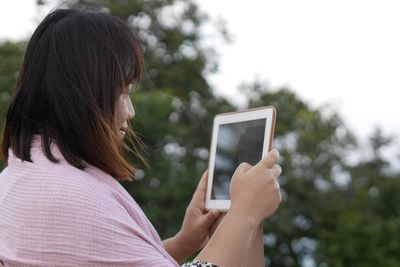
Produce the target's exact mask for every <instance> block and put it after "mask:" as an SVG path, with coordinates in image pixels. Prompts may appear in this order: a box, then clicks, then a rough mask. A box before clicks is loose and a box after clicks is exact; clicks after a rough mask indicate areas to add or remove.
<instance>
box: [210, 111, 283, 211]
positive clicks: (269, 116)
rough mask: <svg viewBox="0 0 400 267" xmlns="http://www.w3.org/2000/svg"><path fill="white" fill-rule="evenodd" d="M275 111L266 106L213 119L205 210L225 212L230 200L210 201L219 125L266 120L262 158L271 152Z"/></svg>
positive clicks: (221, 115) (220, 115)
mask: <svg viewBox="0 0 400 267" xmlns="http://www.w3.org/2000/svg"><path fill="white" fill-rule="evenodd" d="M275 117H276V110H275V108H274V107H273V106H266V107H260V108H254V109H247V110H242V111H237V112H230V113H222V114H218V115H216V116H215V117H214V122H213V130H212V136H211V145H210V158H209V162H208V180H207V181H208V182H207V190H206V199H205V208H206V209H207V210H212V209H215V210H220V211H227V210H229V208H230V204H231V200H221V199H211V191H212V190H211V189H212V184H213V175H214V163H215V156H216V150H217V143H218V142H217V137H218V130H219V127H220V126H221V125H224V124H229V123H236V122H244V121H250V120H257V119H264V118H265V119H266V123H265V130H264V144H263V149H262V155H263V156H262V157H263V158H264V157H265V156H266V155H267V153H268V151H270V150H271V145H272V139H273V135H274V130H275Z"/></svg>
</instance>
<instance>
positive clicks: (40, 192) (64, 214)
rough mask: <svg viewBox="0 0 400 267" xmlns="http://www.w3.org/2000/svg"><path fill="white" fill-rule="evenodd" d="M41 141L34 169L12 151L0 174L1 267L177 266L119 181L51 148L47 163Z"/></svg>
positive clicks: (34, 150)
mask: <svg viewBox="0 0 400 267" xmlns="http://www.w3.org/2000/svg"><path fill="white" fill-rule="evenodd" d="M39 140H40V139H39V138H36V139H35V141H34V142H33V144H32V149H31V158H32V161H33V163H32V162H27V161H24V162H22V161H21V160H20V159H18V158H16V157H15V156H14V155H13V153H12V151H11V150H10V156H9V160H8V166H7V167H6V168H5V169H4V170H3V171H2V172H1V174H0V214H1V216H0V266H2V265H3V266H10V267H11V266H15V267H17V266H100V267H101V266H179V265H178V264H177V262H176V261H175V260H174V259H173V258H172V257H171V256H170V255H169V254H168V253H167V252H166V251H165V249H164V247H163V244H162V242H161V239H160V237H159V235H158V234H157V232H156V230H155V229H154V227H153V226H152V224H151V223H150V222H149V220H148V219H147V218H146V216H145V215H144V213H143V211H142V210H141V208H140V207H139V206H138V204H137V203H136V202H135V201H134V200H133V199H132V197H131V196H130V195H129V193H128V192H127V191H126V190H125V189H124V188H123V187H122V186H121V185H120V183H119V182H118V181H116V180H115V179H114V178H113V177H111V176H110V175H108V174H106V173H104V172H103V171H101V170H99V169H97V168H95V167H92V166H90V167H88V168H86V169H85V170H79V169H77V168H75V167H73V166H71V165H70V164H68V163H67V162H66V161H65V160H64V159H63V157H62V155H61V153H60V151H59V150H58V148H57V147H56V146H55V145H52V148H51V149H52V152H53V155H55V157H56V158H58V159H60V162H59V163H53V162H50V161H49V160H48V159H47V158H46V157H45V156H44V154H43V152H42V149H41V144H40V141H39ZM188 264H189V265H186V266H193V265H190V263H188ZM194 266H197V265H194ZM203 266H207V265H203Z"/></svg>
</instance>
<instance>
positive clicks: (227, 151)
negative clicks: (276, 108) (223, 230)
mask: <svg viewBox="0 0 400 267" xmlns="http://www.w3.org/2000/svg"><path fill="white" fill-rule="evenodd" d="M265 124H266V119H265V118H263V119H257V120H250V121H243V122H235V123H228V124H221V125H220V126H219V129H218V137H217V149H216V155H215V165H214V178H213V184H212V192H211V199H217V200H225V199H229V187H230V183H231V178H232V175H233V173H234V172H235V170H236V168H237V166H238V165H239V164H240V163H241V162H247V163H249V164H251V165H255V164H257V162H259V161H260V160H261V157H262V151H263V144H264V133H265Z"/></svg>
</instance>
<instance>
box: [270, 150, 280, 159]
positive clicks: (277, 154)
mask: <svg viewBox="0 0 400 267" xmlns="http://www.w3.org/2000/svg"><path fill="white" fill-rule="evenodd" d="M271 153H274V154H275V156H276V158H277V159H278V158H279V151H278V150H276V149H273V150H272V151H271Z"/></svg>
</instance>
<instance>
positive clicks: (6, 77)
mask: <svg viewBox="0 0 400 267" xmlns="http://www.w3.org/2000/svg"><path fill="white" fill-rule="evenodd" d="M24 48H25V46H24V44H22V43H11V42H5V43H2V44H0V116H1V118H4V117H5V109H6V107H7V104H8V103H9V100H10V98H11V92H12V89H13V88H14V86H15V83H16V81H17V77H18V70H19V67H20V65H21V63H22V54H23V51H24Z"/></svg>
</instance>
